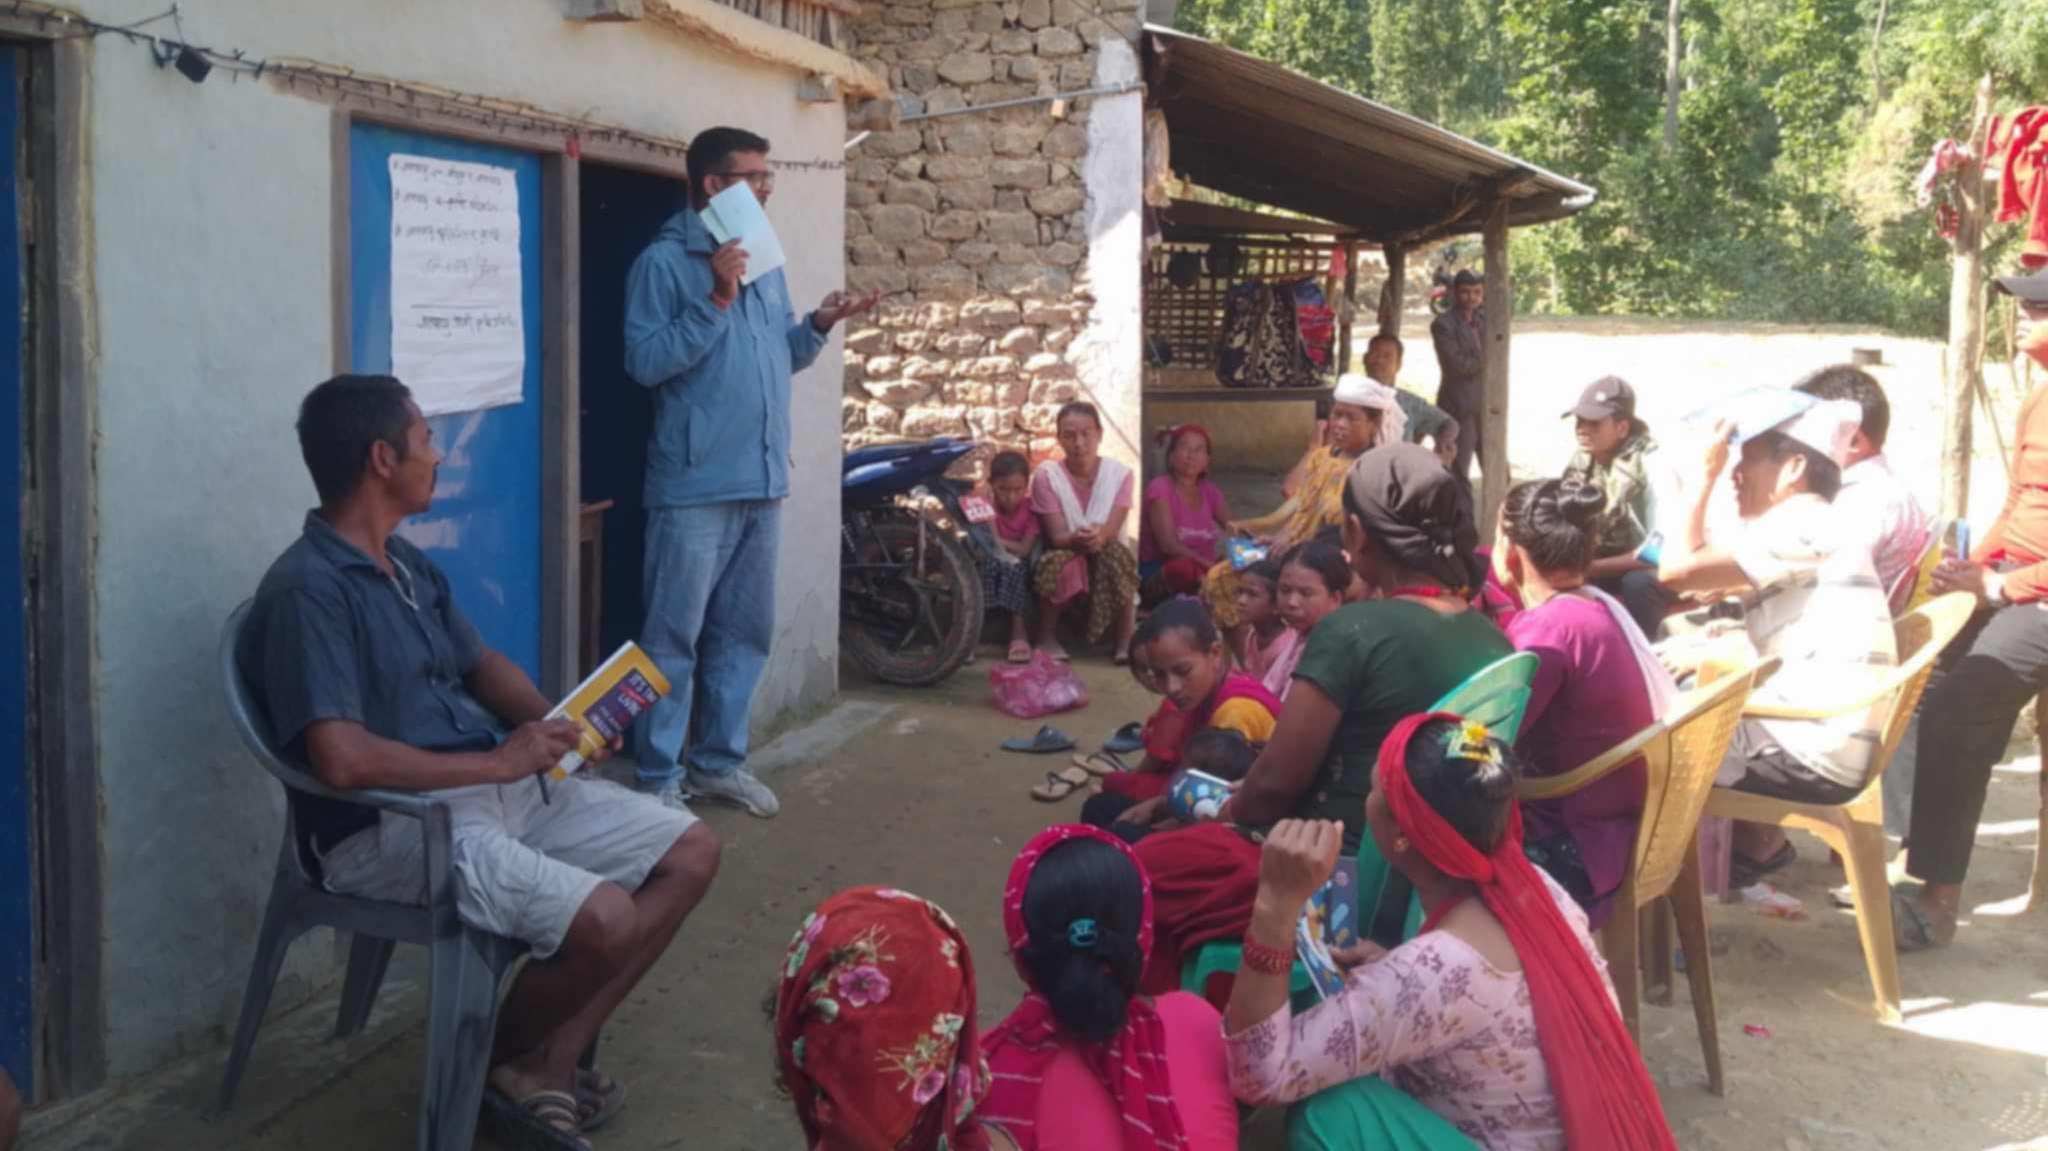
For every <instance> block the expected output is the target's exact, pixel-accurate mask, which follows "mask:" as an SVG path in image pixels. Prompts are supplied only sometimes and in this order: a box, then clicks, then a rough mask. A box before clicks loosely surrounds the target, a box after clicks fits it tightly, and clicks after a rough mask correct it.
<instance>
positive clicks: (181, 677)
mask: <svg viewBox="0 0 2048 1151" xmlns="http://www.w3.org/2000/svg"><path fill="white" fill-rule="evenodd" d="M79 7H80V8H82V9H83V10H84V11H85V12H86V14H88V15H90V16H92V17H94V18H96V19H100V20H105V21H109V22H123V21H128V20H134V19H138V18H140V17H142V16H146V15H150V14H151V13H153V12H155V11H156V10H157V7H156V6H153V5H151V4H146V3H142V2H141V0H131V2H120V3H116V2H111V0H89V2H85V3H82V4H80V5H79ZM179 14H180V17H181V20H182V24H183V30H184V35H186V36H188V37H189V38H190V39H192V40H193V41H196V42H198V43H203V44H209V45H213V46H215V47H219V48H223V49H226V48H240V49H244V50H246V51H247V52H248V53H249V55H250V56H252V57H269V56H302V57H311V58H314V59H317V60H320V61H323V62H327V63H332V64H339V65H346V66H349V67H353V68H355V69H357V70H359V71H361V72H364V73H371V74H376V75H381V76H388V77H393V78H398V79H405V80H415V81H421V82H426V83H431V84H435V85H438V86H441V87H445V88H449V89H454V90H457V91H461V92H466V93H476V94H481V95H486V96H495V97H505V98H511V99H517V100H522V101H527V102H530V103H533V104H536V105H539V106H541V107H543V108H545V109H548V110H550V111H553V112H557V113H562V114H567V115H573V116H587V117H589V118H591V119H593V120H596V121H602V122H607V123H611V124H616V125H620V126H624V127H628V128H632V129H636V130H639V131H644V132H649V133H655V134H660V135H664V136H670V137H680V138H687V137H688V136H690V135H691V134H692V133H694V132H695V131H697V130H698V129H701V128H704V127H708V126H710V125H711V124H713V123H716V122H720V121H728V122H735V123H740V124H744V125H745V126H747V127H749V128H752V129H754V130H757V131H760V132H762V133H764V134H766V135H767V136H769V137H770V138H771V139H772V140H774V142H775V145H776V155H777V156H779V157H783V158H788V159H820V158H822V159H827V160H836V159H837V158H838V157H839V155H840V145H841V141H842V139H843V127H844V121H843V116H842V110H841V108H840V107H839V106H838V105H836V104H811V105H806V104H800V103H798V102H797V100H796V98H795V89H796V84H797V82H798V79H799V77H797V76H796V75H795V74H794V73H792V72H789V71H785V70H780V69H776V68H772V67H769V66H766V65H761V64H755V63H752V62H749V61H745V60H741V59H739V58H736V57H732V56H728V55H723V54H719V53H715V52H713V51H710V50H708V49H706V48H704V47H703V46H701V45H699V44H695V43H692V42H689V41H686V40H684V39H683V38H681V37H680V36H678V35H675V34H673V33H669V32H665V31H662V30H660V29H658V28H654V27H651V26H647V25H634V24H610V25H582V24H575V23H569V22H566V21H564V19H563V18H562V8H561V5H560V3H559V0H437V2H436V3H433V4H419V3H407V2H404V0H352V2H350V3H347V4H278V3H274V2H272V0H182V2H181V3H180V5H179ZM159 30H161V31H164V32H166V33H169V32H170V28H169V26H168V25H162V26H159ZM90 61H91V62H90V70H91V80H90V88H89V91H90V97H89V106H90V111H89V124H88V129H87V130H88V132H89V134H90V163H91V169H92V175H91V180H92V185H91V188H90V189H89V190H88V191H87V193H86V194H87V195H88V196H89V203H90V210H91V213H92V217H93V227H94V229H95V230H96V233H97V235H96V257H95V261H94V265H93V267H92V269H91V271H92V276H93V279H94V282H95V288H96V291H97V294H98V304H99V324H100V331H99V338H100V348H101V352H102V357H101V359H100V361H99V363H98V365H97V387H98V410H99V427H98V446H97V451H96V460H95V465H96V467H97V469H98V487H97V513H98V527H99V534H98V554H97V561H96V569H97V583H96V589H95V592H96V594H95V600H94V610H95V611H96V613H97V635H96V642H97V647H98V683H97V693H98V694H97V700H98V706H99V715H100V731H99V753H100V770H101V786H102V789H103V795H104V832H103V840H102V843H103V851H104V855H105V860H106V885H107V891H106V908H105V910H106V919H105V938H106V956H107V958H106V968H105V972H104V976H105V998H106V1015H107V1019H108V1031H109V1034H108V1042H107V1050H108V1055H109V1069H110V1073H111V1074H112V1075H113V1076H116V1077H118V1076H123V1075H129V1074H133V1073H136V1072H139V1071H142V1070H144V1069H147V1068H149V1067H150V1066H152V1065H154V1064H156V1063H159V1062H161V1061H163V1060H164V1059H166V1058H168V1057H170V1056H173V1055H175V1054H177V1053H179V1052H181V1051H183V1050H188V1049H191V1048H193V1047H194V1046H196V1045H203V1044H206V1043H210V1042H213V1041H215V1040H216V1039H217V1032H216V1031H215V1029H216V1028H217V1027H219V1026H221V1025H223V1024H230V1023H231V1022H232V1017H233V1013H234V1010H235V1007H236V1005H237V999H238V996H239V994H240V991H241V986H242V981H243V979H244V978H245V976H246V974H247V970H248V964H249V959H250V955H251V950H252V946H253V943H254V940H255V936H256V931H257V925H258V923H259V921H260V919H261V915H262V908H263V899H264V896H265V893H266V890H267V882H268V871H269V868H270V865H271V860H272V858H273V855H274V852H275V849H276V837H277V831H278V826H279V816H280V804H281V800H280V798H279V796H278V794H277V789H276V787H275V785H273V784H271V783H270V782H269V781H268V780H267V779H266V778H265V777H263V776H262V774H261V773H260V771H259V770H258V769H257V768H256V767H255V766H254V765H253V764H251V763H250V762H249V761H248V760H247V758H246V757H245V756H244V755H242V754H241V753H240V751H239V750H238V748H237V746H236V744H235V742H234V737H233V734H232V732H231V730H230V729H229V727H228V724H227V722H226V719H225V716H224V713H223V705H222V700H221V698H220V695H219V690H220V689H219V687H218V684H217V676H216V672H215V667H214V653H215V645H216V643H217V641H218V638H219V628H220V625H221V622H222V620H223V619H225V618H226V616H227V614H228V611H229V610H230V609H231V608H232V607H233V606H234V604H235V603H236V602H237V601H238V600H240V599H241V598H243V597H244V596H246V595H247V594H249V592H250V591H251V590H252V589H253V588H254V586H255V583H256V580H257V578H258V577H259V576H260V575H261V573H262V571H263V569H264V568H265V566H267V565H268V563H269V562H270V561H271V559H272V558H273V557H274V556H275V555H276V554H277V553H278V551H280V550H281V549H282V548H283V547H284V546H285V545H286V544H288V543H289V542H290V541H291V540H292V538H293V537H294V536H295V535H296V534H297V532H298V530H299V522H300V518H301V516H302V515H303V513H304V511H305V509H306V508H307V507H308V506H310V505H311V504H312V502H313V498H314V497H313V491H312V487H311V484H310V482H309V481H308V480H307V479H306V478H305V473H304V469H303V467H302V466H301V464H300V462H299V459H298V454H297V447H296V443H295V441H294V439H293V435H292V420H293V416H294V411H295V406H296V404H297V401H298V399H299V397H300V396H301V395H302V394H303V393H304V392H305V390H306V389H307V388H308V387H310V386H311V385H312V384H314V383H316V382H318V381H319V380H320V379H322V378H324V377H325V376H326V375H327V374H328V372H329V370H330V366H331V364H332V363H333V359H334V354H333V349H332V347H331V343H332V337H331V324H332V307H333V300H332V299H331V290H330V284H331V276H332V271H333V269H332V267H331V260H332V248H331V245H332V236H331V234H330V224H329V191H330V177H331V174H332V169H331V161H330V154H329V149H330V146H331V132H330V127H329V123H330V121H329V109H328V108H327V107H326V106H325V105H323V104H320V103H316V102H314V101H311V100H308V99H306V98H303V97H299V96H294V95H290V94H286V93H282V92H280V91H278V90H276V89H275V88H273V87H272V86H271V85H270V84H269V83H266V82H251V81H249V80H247V79H243V80H241V81H239V82H233V81H231V79H230V77H228V76H227V75H225V74H224V73H220V72H216V73H215V74H214V75H213V77H212V78H210V79H209V80H208V81H207V82H206V83H204V84H198V85H195V84H192V83H190V82H188V81H186V80H185V79H184V78H183V77H181V76H180V75H179V74H178V73H177V72H175V71H173V70H169V69H164V68H158V67H157V66H155V65H154V64H153V63H152V62H151V60H150V57H149V53H148V52H147V50H146V49H144V48H142V47H140V46H136V45H132V44H129V43H126V42H124V41H122V40H120V39H118V38H115V37H105V38H102V39H100V40H98V41H95V42H94V45H93V48H92V51H91V53H90ZM843 202H844V184H843V176H842V173H841V172H839V171H837V170H836V169H830V168H826V169H809V170H785V171H784V172H783V174H782V175H781V179H780V181H779V184H778V188H777V192H776V195H775V198H774V201H773V204H772V208H771V212H770V214H771V215H772V216H773V217H774V219H775V222H776V224H777V226H778V227H779V228H780V229H781V230H782V237H783V242H784V244H785V246H786V247H787V249H788V250H789V252H790V254H791V259H792V263H791V267H790V272H789V278H790V283H791V287H792V290H793V292H794V294H795V297H796V299H797V301H798V302H799V306H804V305H806V304H808V303H809V302H813V301H815V300H816V299H817V298H818V297H819V296H820V295H821V294H823V293H824V292H825V291H827V290H828V289H830V288H833V287H836V286H838V282H839V279H840V271H841V266H842V256H843V251H844V238H843V234H842V229H843V224H842V213H841V210H840V208H841V205H842V204H843ZM600 335H602V336H604V338H616V336H615V335H614V334H609V333H606V334H600ZM840 359H841V355H840V351H839V349H838V347H837V345H836V342H835V345H834V346H833V347H831V348H828V349H827V350H826V352H825V353H824V354H823V355H822V356H821V357H820V359H819V361H818V365H817V366H816V367H814V368H812V369H811V370H810V371H809V372H807V373H805V374H804V375H803V376H801V377H799V379H798V381H797V386H796V392H797V394H796V402H795V413H796V427H795V437H796V438H795V445H794V446H795V454H796V458H797V469H796V472H795V486H796V494H795V496H794V498H793V499H792V500H791V501H790V504H789V506H788V508H787V509H786V511H785V513H784V525H785V538H784V543H783V551H782V555H783V563H784V568H785V572H803V573H806V574H805V578H802V579H798V578H791V577H790V576H788V575H785V577H784V578H783V579H782V580H781V581H780V595H779V597H778V609H779V613H780V621H781V626H780V634H779V636H778V639H777V644H776V650H775V653H774V656H773V660H772V662H771V665H770V671H769V677H768V682H767V684H766V685H765V686H764V689H763V691H762V695H761V699H760V704H759V717H760V718H765V717H766V715H768V714H770V713H772V712H774V711H776V710H778V709H781V708H785V707H789V706H792V705H795V704H798V703H802V702H807V701H816V700H820V699H822V698H823V697H825V696H827V695H829V694H830V693H831V692H832V690H833V689H834V686H835V672H834V668H835V665H836V650H835V644H836V625H835V617H836V612H837V606H836V603H837V594H836V587H835V583H834V578H833V576H832V575H831V574H829V573H832V572H834V571H836V564H835V563H834V562H833V558H832V557H833V547H834V545H833V540H834V538H835V536H836V531H837V523H838V485H837V470H836V467H835V466H834V461H835V460H836V457H837V449H838V445H837V438H838V428H837V421H838V397H839V394H840V381H839V377H840V368H839V363H840ZM585 386H586V387H599V386H606V382H605V381H585ZM330 950H331V949H330V948H326V947H321V946H318V945H315V946H313V947H302V948H300V949H299V955H298V956H297V957H296V958H295V963H294V967H293V969H292V970H293V971H294V972H295V973H296V974H297V976H298V977H299V980H300V981H301V982H299V983H298V984H297V986H299V987H303V986H304V983H303V981H304V980H306V979H315V978H324V977H325V976H326V975H327V974H328V973H329V971H330V965H331V954H330ZM281 993H282V994H284V995H285V996H287V997H288V996H289V995H290V994H291V993H292V989H291V988H290V987H287V988H285V989H282V992H281Z"/></svg>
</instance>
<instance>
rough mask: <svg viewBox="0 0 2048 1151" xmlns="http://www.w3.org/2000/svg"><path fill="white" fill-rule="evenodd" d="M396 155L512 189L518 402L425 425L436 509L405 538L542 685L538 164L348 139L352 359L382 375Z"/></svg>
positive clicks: (487, 149) (454, 147)
mask: <svg viewBox="0 0 2048 1151" xmlns="http://www.w3.org/2000/svg"><path fill="white" fill-rule="evenodd" d="M394 152H400V153H407V154H411V155H421V156H434V157H438V158H441V159H446V160H464V161H468V162H471V163H477V164H494V165H497V166H498V167H501V168H510V169H512V171H513V172H514V173H515V174H516V176H517V181H518V187H519V252H520V259H521V263H522V264H523V268H522V273H523V274H522V277H521V283H520V290H521V292H522V293H523V295H524V297H525V299H524V307H525V321H526V324H525V327H526V381H525V398H524V400H523V401H522V402H521V403H519V404H517V405H513V406H508V407H500V408H490V409H486V410H484V411H477V412H455V413H452V414H449V415H445V416H437V417H435V418H434V419H433V420H432V421H430V422H431V423H432V425H433V429H434V438H435V440H436V441H437V442H438V443H439V444H440V447H441V453H442V456H443V457H444V458H443V459H442V461H441V473H440V483H439V486H438V487H437V489H436V491H435V495H434V507H433V510H432V511H430V512H428V513H427V514H426V515H424V516H420V517H418V518H417V519H414V520H412V521H409V522H408V523H407V524H406V525H405V527H404V528H402V529H400V530H401V532H402V534H404V535H405V536H406V538H408V539H410V540H411V541H412V542H414V543H416V544H418V545H419V546H420V547H421V548H422V549H424V550H425V551H426V552H427V553H428V554H430V555H431V556H433V558H434V562H436V563H438V564H440V565H441V567H442V569H443V570H444V571H446V572H447V573H448V579H449V581H450V582H451V583H452V584H453V585H454V588H455V599H456V602H457V603H459V604H460V605H461V606H462V609H463V610H464V611H465V612H467V613H468V614H469V617H470V619H472V620H474V621H475V623H476V626H477V628H478V630H480V631H482V632H483V635H484V639H485V641H486V642H488V643H489V644H490V645H491V646H492V647H495V648H497V649H498V650H500V651H502V652H504V653H505V654H506V655H507V656H509V657H511V659H512V660H513V661H515V662H516V663H518V664H519V666H521V667H523V668H525V669H526V673H527V674H528V675H530V676H532V677H533V678H534V681H535V682H539V681H540V636H541V602H540V594H541V593H540V588H541V574H540V565H541V557H540V521H541V479H540V457H541V442H540V433H541V427H540V409H541V402H540V389H541V380H540V366H541V347H540V336H541V311H540V289H541V265H540V259H541V257H540V235H541V213H540V159H539V157H537V156H534V155H532V154H530V153H526V152H516V151H512V150H510V149H506V148H495V147H491V146H488V145H483V144H470V143H463V142H458V141H454V140H448V139H444V138H442V137H438V136H427V135H422V134H420V133H417V132H405V131H400V130H398V129H395V128H384V127H378V126H375V125H367V124H364V125H357V126H356V127H355V128H354V129H353V134H352V136H351V139H350V141H349V213H350V216H349V284H350V292H351V305H352V310H351V315H352V323H353V324H354V328H355V330H354V331H353V332H352V333H350V338H351V346H350V351H351V355H352V357H353V358H352V362H353V364H354V366H355V370H356V371H358V372H388V371H390V370H391V171H390V167H389V163H388V161H389V159H390V157H391V155H392V153H394Z"/></svg>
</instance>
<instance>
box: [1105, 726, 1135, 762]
mask: <svg viewBox="0 0 2048 1151" xmlns="http://www.w3.org/2000/svg"><path fill="white" fill-rule="evenodd" d="M1144 746H1145V725H1144V724H1142V723H1135V722H1133V723H1127V724H1125V725H1123V726H1122V727H1120V728H1117V729H1116V734H1115V735H1112V736H1110V737H1109V738H1108V739H1106V740H1104V741H1102V750H1104V751H1106V752H1109V753H1110V754H1111V755H1128V754H1129V753H1131V752H1134V751H1139V750H1142V749H1143V748H1144Z"/></svg>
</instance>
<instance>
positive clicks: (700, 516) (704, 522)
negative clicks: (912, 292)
mask: <svg viewBox="0 0 2048 1151" xmlns="http://www.w3.org/2000/svg"><path fill="white" fill-rule="evenodd" d="M688 163H689V172H690V204H689V206H688V207H685V208H684V209H682V210H681V211H679V212H677V213H676V214H675V215H674V216H673V217H672V218H670V220H669V221H668V223H666V224H664V225H662V228H661V231H660V232H659V233H658V234H657V235H656V236H655V238H654V242H653V243H651V244H649V245H648V246H647V250H646V251H644V252H642V253H640V257H639V258H638V259H637V260H635V261H634V262H633V270H632V271H631V273H629V274H628V276H627V278H626V325H625V326H626V373H627V374H628V375H630V376H631V377H632V378H633V379H634V380H635V381H637V382H639V383H640V384H641V385H642V386H644V387H648V388H652V389H654V391H655V401H654V428H653V430H652V432H651V433H650V434H649V436H648V444H647V485H646V504H647V557H646V567H645V570H644V573H643V575H644V590H643V595H644V599H645V606H646V611H647V616H646V621H645V622H644V623H643V624H642V625H641V633H640V635H641V639H640V645H641V646H642V647H643V648H645V649H646V650H647V654H648V656H649V657H650V658H652V659H653V660H654V662H655V663H656V664H657V665H658V666H659V667H660V668H661V670H662V674H664V675H666V676H667V677H668V680H669V685H670V692H669V695H668V698H666V699H664V700H662V701H661V702H660V703H658V704H656V705H655V707H654V711H653V714H652V715H651V716H650V717H649V718H650V722H646V723H642V724H640V725H639V729H638V740H639V746H638V747H637V749H636V752H637V756H638V760H639V767H638V775H639V782H640V786H641V788H642V789H643V790H646V791H649V792H652V793H653V794H654V795H655V796H657V797H658V798H660V799H661V800H662V801H663V802H664V803H667V804H670V805H672V806H678V807H680V806H682V805H683V803H684V800H685V798H686V797H688V798H699V799H707V800H715V801H721V802H727V803H734V804H738V805H739V806H741V807H744V808H746V809H747V810H748V811H750V812H752V813H753V814H755V815H757V816H761V817H763V818H767V817H769V816H772V815H774V814H775V813H776V812H777V811H778V810H780V806H781V805H780V804H779V803H777V802H776V799H775V793H774V792H772V791H769V790H768V788H767V787H766V786H764V785H763V784H762V783H761V781H760V780H758V779H756V778H755V777H754V775H753V773H752V772H750V771H748V770H747V768H746V760H747V716H748V712H749V710H750V709H751V706H752V703H753V698H754V688H755V686H756V685H757V684H758V683H759V682H760V679H761V670H762V668H763V667H764V666H766V664H767V662H768V648H769V645H770V643H771V642H773V640H774V637H775V560H776V551H777V545H778V543H779V540H780V532H781V523H780V520H781V507H782V500H783V498H784V497H786V496H788V495H789V469H790V464H791V463H792V456H791V452H790V438H789V397H790V376H791V375H792V374H793V373H795V372H797V371H799V370H801V369H803V368H806V367H809V366H810V364H811V361H812V360H814V359H816V358H817V356H818V350H819V349H820V348H822V347H824V346H825V340H826V338H827V337H828V336H829V335H830V334H831V331H832V326H833V325H834V324H837V323H838V322H839V321H841V320H843V319H845V318H847V317H848V316H852V315H856V314H858V313H860V312H864V311H866V310H867V309H869V308H872V307H873V306H874V305H875V299H876V297H874V296H869V297H867V298H865V299H859V300H855V299H852V298H849V297H848V296H847V295H846V294H845V293H843V292H833V293H832V294H831V295H828V296H826V297H825V299H824V302H823V303H821V304H819V305H818V309H817V311H815V312H812V313H811V314H810V315H808V316H804V317H802V318H798V317H797V316H796V315H795V314H794V313H793V312H792V311H791V309H790V303H789V288H788V286H787V285H786V284H785V283H784V282H783V277H782V271H781V269H779V268H778V269H776V270H774V271H771V272H769V273H768V274H766V275H764V276H761V277H760V278H758V279H756V280H754V281H753V282H752V283H745V282H744V281H745V279H746V274H747V252H746V250H745V249H744V248H741V247H740V246H739V243H738V242H737V241H734V242H732V243H727V244H724V245H722V246H721V245H720V244H718V243H717V242H716V241H715V240H713V239H712V237H711V233H710V232H709V231H708V230H707V229H706V228H705V225H704V220H703V217H702V216H701V215H699V213H700V212H702V211H703V209H704V206H705V205H706V204H707V203H709V202H710V200H711V197H713V196H716V195H718V194H719V193H720V192H723V191H725V190H727V189H728V188H731V187H732V186H733V185H735V184H739V183H745V184H747V185H748V186H750V187H751V188H752V189H753V192H754V195H755V196H756V197H757V198H758V199H759V200H760V201H761V203H762V204H763V205H766V204H767V202H768V196H769V193H770V192H772V191H773V190H774V188H775V173H774V171H773V170H771V169H770V168H769V166H768V141H767V140H764V139H762V138H761V137H759V136H756V135H754V134H753V133H752V132H747V131H742V130H741V129H738V128H711V129H707V130H706V131H704V132H702V133H699V134H698V136H697V138H696V139H694V140H692V141H691V142H690V151H689V159H688ZM820 475H821V477H822V476H823V475H824V473H820ZM820 482H823V480H822V478H821V480H820Z"/></svg>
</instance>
